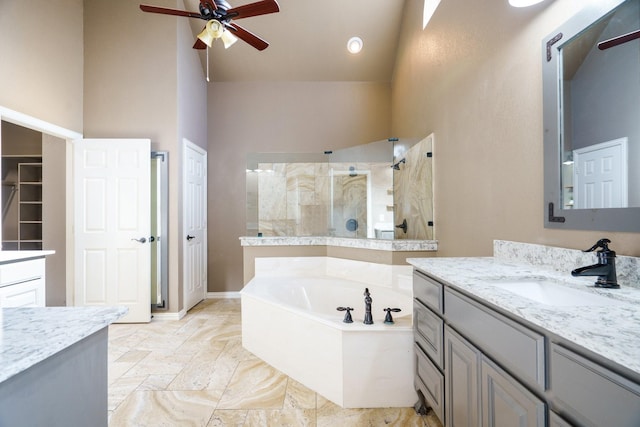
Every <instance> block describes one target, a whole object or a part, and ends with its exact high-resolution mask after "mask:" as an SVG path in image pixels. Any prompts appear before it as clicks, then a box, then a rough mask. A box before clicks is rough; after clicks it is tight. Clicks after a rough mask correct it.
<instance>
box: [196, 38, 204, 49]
mask: <svg viewBox="0 0 640 427" xmlns="http://www.w3.org/2000/svg"><path fill="white" fill-rule="evenodd" d="M193 48H194V49H206V48H207V45H206V44H205V43H204V42H203V41H202V40H200V39H196V42H195V43H194V44H193Z"/></svg>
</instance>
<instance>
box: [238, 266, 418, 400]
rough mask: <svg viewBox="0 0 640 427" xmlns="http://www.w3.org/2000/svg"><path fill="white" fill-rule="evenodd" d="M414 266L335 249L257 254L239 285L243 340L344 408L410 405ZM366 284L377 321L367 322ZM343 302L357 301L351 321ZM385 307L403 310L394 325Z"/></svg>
mask: <svg viewBox="0 0 640 427" xmlns="http://www.w3.org/2000/svg"><path fill="white" fill-rule="evenodd" d="M411 273H412V267H411V266H391V265H383V264H375V263H369V262H362V261H352V260H344V259H338V258H330V257H299V258H258V259H256V274H255V277H254V278H253V279H252V280H251V281H250V282H249V283H248V284H247V285H246V286H245V287H244V289H243V290H242V291H241V298H242V344H243V346H244V347H245V348H246V349H247V350H249V351H250V352H252V353H253V354H255V355H256V356H258V357H259V358H261V359H263V360H264V361H265V362H267V363H269V364H270V365H272V366H273V367H275V368H276V369H278V370H280V371H282V372H284V373H285V374H287V375H289V376H290V377H291V378H293V379H295V380H296V381H298V382H300V383H302V384H304V385H305V386H307V387H308V388H310V389H312V390H314V391H316V392H317V393H319V394H321V395H322V396H324V397H325V398H327V399H329V400H331V401H332V402H334V403H336V404H338V405H340V406H342V407H344V408H380V407H410V406H413V405H414V404H415V403H416V401H417V395H416V392H415V390H414V386H413V377H414V360H413V358H414V356H413V329H412V282H411V280H412V279H411V277H412V276H411ZM365 288H369V292H370V293H371V297H372V299H373V302H372V313H373V320H374V324H373V325H365V324H364V323H363V319H364V313H365V303H364V295H363V294H364V290H365ZM339 306H343V307H344V306H348V307H353V308H354V311H352V317H353V323H344V322H343V318H344V314H345V313H344V312H340V311H337V310H336V308H337V307H339ZM387 307H390V308H400V309H401V310H402V311H401V312H399V313H393V318H394V321H395V323H394V324H391V325H389V324H385V323H384V318H385V314H386V313H385V311H383V309H384V308H387Z"/></svg>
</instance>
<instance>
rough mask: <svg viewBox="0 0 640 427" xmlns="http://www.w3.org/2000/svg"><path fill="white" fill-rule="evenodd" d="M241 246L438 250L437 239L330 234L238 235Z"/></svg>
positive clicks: (392, 250)
mask: <svg viewBox="0 0 640 427" xmlns="http://www.w3.org/2000/svg"><path fill="white" fill-rule="evenodd" d="M240 243H241V245H242V246H335V247H342V248H357V249H373V250H380V251H390V252H412V251H425V252H435V251H437V250H438V241H437V240H409V239H399V240H387V239H357V238H348V237H330V236H303V237H298V236H273V237H253V236H244V237H240Z"/></svg>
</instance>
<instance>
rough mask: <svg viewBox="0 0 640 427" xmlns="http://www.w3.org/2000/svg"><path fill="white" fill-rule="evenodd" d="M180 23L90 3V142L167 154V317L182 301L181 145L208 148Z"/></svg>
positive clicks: (200, 90)
mask: <svg viewBox="0 0 640 427" xmlns="http://www.w3.org/2000/svg"><path fill="white" fill-rule="evenodd" d="M181 4H182V2H181V1H178V2H176V0H158V1H154V5H158V6H164V7H172V8H175V7H181V8H182V7H183V6H182V5H181ZM114 20H117V25H114ZM183 21H186V20H181V19H176V18H175V17H172V16H162V15H158V14H149V13H144V12H142V11H140V9H139V3H138V2H132V1H129V0H110V1H103V0H86V1H85V22H84V23H85V31H84V38H85V88H84V89H85V92H84V96H85V103H84V123H85V126H84V134H85V137H87V138H106V137H115V138H150V139H151V148H152V150H158V151H168V152H169V156H168V158H169V248H170V249H169V297H168V298H169V311H170V312H177V311H179V310H181V309H182V296H183V292H182V280H181V278H182V270H181V261H180V260H181V250H182V239H181V237H180V236H181V221H182V213H181V209H180V208H181V206H182V205H181V203H182V200H181V195H180V194H181V190H180V189H181V170H182V168H181V161H182V156H181V149H182V141H183V138H188V139H189V140H191V141H192V142H194V143H196V144H198V145H200V146H204V147H206V135H207V132H206V129H207V124H206V116H205V114H204V113H203V111H206V108H207V105H206V87H205V84H204V78H203V75H202V68H201V65H200V62H199V60H198V55H197V53H196V52H195V51H194V50H193V49H191V46H192V45H193V39H192V36H190V35H189V34H188V32H189V29H188V24H187V23H186V22H183ZM185 46H186V47H185Z"/></svg>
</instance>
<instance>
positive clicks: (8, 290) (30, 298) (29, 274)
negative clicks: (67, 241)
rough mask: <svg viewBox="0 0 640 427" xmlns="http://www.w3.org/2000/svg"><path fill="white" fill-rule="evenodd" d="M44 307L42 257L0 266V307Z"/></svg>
mask: <svg viewBox="0 0 640 427" xmlns="http://www.w3.org/2000/svg"><path fill="white" fill-rule="evenodd" d="M44 306H45V259H44V257H43V258H38V259H30V260H24V261H15V262H9V263H3V264H0V307H44Z"/></svg>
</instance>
